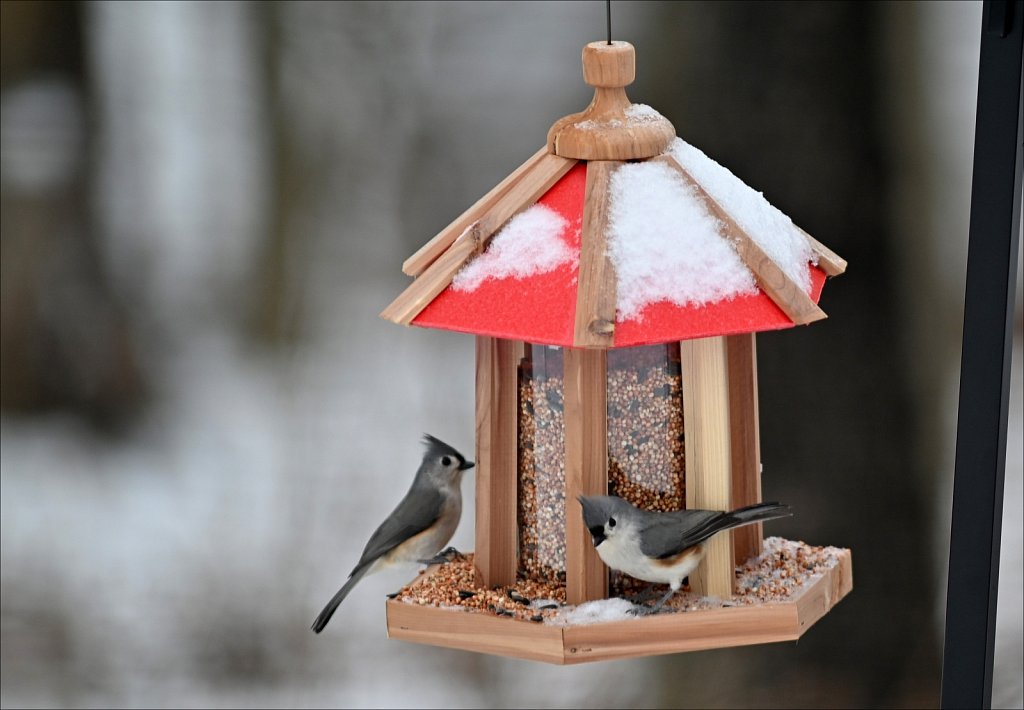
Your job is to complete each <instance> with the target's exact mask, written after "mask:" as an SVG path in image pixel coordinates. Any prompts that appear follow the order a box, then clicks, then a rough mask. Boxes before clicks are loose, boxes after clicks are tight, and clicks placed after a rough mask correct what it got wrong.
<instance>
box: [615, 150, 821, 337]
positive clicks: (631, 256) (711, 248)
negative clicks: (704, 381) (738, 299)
mask: <svg viewBox="0 0 1024 710" xmlns="http://www.w3.org/2000/svg"><path fill="white" fill-rule="evenodd" d="M610 194H611V200H610V205H609V216H608V253H609V256H610V258H611V260H612V263H613V264H614V266H615V274H616V279H617V291H618V318H619V320H633V319H636V318H639V317H640V315H641V313H642V311H643V309H644V308H645V307H646V306H647V305H649V304H651V303H657V302H659V301H669V302H671V303H674V304H675V305H677V306H700V305H703V304H706V303H714V302H716V301H720V300H723V299H727V298H733V297H735V296H737V295H740V294H755V293H756V292H757V284H756V282H755V280H754V276H753V274H751V273H750V271H749V270H748V269H747V267H746V266H745V265H744V264H743V262H742V261H741V260H740V258H739V255H738V254H737V253H736V250H735V249H734V248H733V246H732V245H731V244H730V243H729V241H728V240H726V239H725V238H723V237H722V236H721V230H722V227H723V225H722V223H721V222H720V221H719V220H718V219H717V218H715V217H714V216H713V215H712V214H711V213H710V212H709V211H708V210H707V209H706V208H705V206H704V204H703V202H702V201H701V200H700V198H699V197H698V196H697V194H696V191H695V190H694V189H693V188H692V187H691V186H689V185H687V184H686V183H685V182H683V179H682V177H680V176H679V174H678V173H677V172H676V171H674V170H673V169H671V168H670V167H668V166H667V165H664V164H661V163H656V162H642V163H627V164H625V165H623V166H622V167H620V168H619V169H618V170H616V171H615V172H614V173H613V174H612V177H611V189H610ZM804 270H805V271H806V266H805V267H804Z"/></svg>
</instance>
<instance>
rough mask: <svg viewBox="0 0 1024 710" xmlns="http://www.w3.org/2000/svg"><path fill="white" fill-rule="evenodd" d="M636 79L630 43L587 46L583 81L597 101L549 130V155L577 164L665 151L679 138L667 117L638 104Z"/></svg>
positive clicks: (645, 155) (563, 119)
mask: <svg viewBox="0 0 1024 710" xmlns="http://www.w3.org/2000/svg"><path fill="white" fill-rule="evenodd" d="M635 78H636V50H634V49H633V45H631V44H630V43H629V42H612V43H611V44H609V43H608V42H591V43H590V44H588V45H586V46H585V47H584V48H583V80H584V81H586V82H587V84H589V85H590V86H592V87H594V99H593V101H591V102H590V105H589V106H587V108H585V109H584V110H583V111H581V112H580V113H574V114H572V115H571V116H564V117H562V118H560V119H558V120H557V121H555V123H554V124H553V125H552V126H551V129H550V130H549V131H548V152H549V153H553V154H554V155H560V156H562V157H563V158H575V159H577V160H642V159H644V158H652V157H654V156H655V155H660V154H661V153H663V152H665V151H666V150H667V149H668V147H669V145H670V144H671V143H672V141H673V139H675V137H676V131H675V128H673V127H672V124H671V123H669V121H668V119H666V118H665V117H664V116H662V115H661V114H659V113H658V112H657V111H655V110H654V109H652V108H650V107H649V106H634V105H633V104H632V103H631V102H630V100H629V97H628V96H626V88H625V87H627V86H629V85H630V84H632V83H633V80H634V79H635Z"/></svg>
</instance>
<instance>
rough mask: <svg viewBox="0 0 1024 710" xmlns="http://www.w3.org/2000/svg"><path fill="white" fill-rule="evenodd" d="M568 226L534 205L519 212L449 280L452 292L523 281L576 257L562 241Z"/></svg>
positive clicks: (558, 218)
mask: <svg viewBox="0 0 1024 710" xmlns="http://www.w3.org/2000/svg"><path fill="white" fill-rule="evenodd" d="M568 226H569V223H568V221H566V219H565V218H564V217H562V216H561V215H560V214H558V213H557V212H555V211H554V210H552V209H551V208H550V207H546V206H545V205H541V204H537V205H534V206H533V207H530V208H529V209H526V210H524V211H523V212H520V213H519V214H518V215H516V216H515V217H513V218H512V219H511V220H509V222H508V224H506V225H505V227H504V228H503V229H502V230H501V231H500V232H498V233H497V234H496V235H494V237H493V238H492V239H491V241H490V243H489V244H488V245H487V249H486V250H484V252H483V253H482V254H480V255H479V256H478V257H476V258H474V259H472V260H470V261H469V262H468V263H467V264H466V265H465V266H463V267H462V269H461V270H460V271H459V272H458V273H457V274H456V275H455V278H453V279H452V288H453V289H454V290H456V291H475V290H476V289H477V288H479V286H480V284H482V283H483V282H484V281H486V280H487V279H506V278H517V279H523V278H527V277H530V276H534V275H536V274H544V273H547V272H549V271H553V270H555V269H556V268H558V267H559V266H561V265H562V264H565V263H567V262H571V261H573V260H574V259H575V258H576V255H575V254H574V253H573V250H571V249H570V248H569V246H568V245H567V244H566V242H565V239H563V238H562V234H563V232H565V230H566V228H567V227H568Z"/></svg>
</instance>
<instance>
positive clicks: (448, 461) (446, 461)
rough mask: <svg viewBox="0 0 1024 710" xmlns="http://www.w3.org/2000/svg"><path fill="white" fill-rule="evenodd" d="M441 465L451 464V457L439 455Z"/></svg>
mask: <svg viewBox="0 0 1024 710" xmlns="http://www.w3.org/2000/svg"><path fill="white" fill-rule="evenodd" d="M441 465H442V466H451V465H452V457H451V456H442V457H441Z"/></svg>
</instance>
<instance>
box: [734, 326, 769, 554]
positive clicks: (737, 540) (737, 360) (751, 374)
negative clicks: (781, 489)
mask: <svg viewBox="0 0 1024 710" xmlns="http://www.w3.org/2000/svg"><path fill="white" fill-rule="evenodd" d="M725 346H726V350H727V352H728V359H729V360H728V362H729V422H730V427H729V428H730V430H731V434H732V504H731V506H732V507H733V508H741V507H743V506H745V505H753V504H754V503H760V502H761V437H760V434H759V433H758V419H757V345H756V342H755V339H754V334H753V333H743V334H740V335H730V336H728V337H727V338H726V339H725ZM762 527H763V525H762V523H755V524H753V525H745V526H743V527H742V528H736V529H735V530H733V531H732V543H733V548H734V554H735V555H736V557H735V561H736V564H737V565H739V564H742V563H744V562H746V561H747V560H748V559H750V558H751V557H756V556H757V555H760V554H761V550H762V548H763V545H762V537H763V534H764V533H763V531H762Z"/></svg>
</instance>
